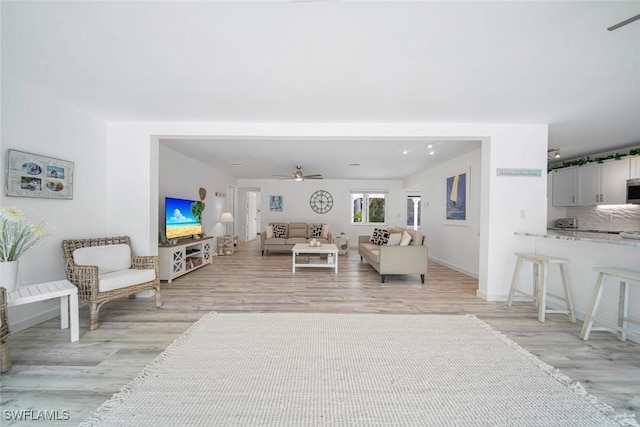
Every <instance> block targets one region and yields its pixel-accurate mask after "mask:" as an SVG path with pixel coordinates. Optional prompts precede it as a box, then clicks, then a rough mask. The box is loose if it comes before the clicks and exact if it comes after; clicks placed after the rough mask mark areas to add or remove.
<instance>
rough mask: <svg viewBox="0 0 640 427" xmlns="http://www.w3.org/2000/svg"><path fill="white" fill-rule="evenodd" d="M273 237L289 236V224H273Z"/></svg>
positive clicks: (283, 237) (284, 237)
mask: <svg viewBox="0 0 640 427" xmlns="http://www.w3.org/2000/svg"><path fill="white" fill-rule="evenodd" d="M273 237H275V238H278V239H286V238H287V226H286V225H284V224H276V225H274V226H273Z"/></svg>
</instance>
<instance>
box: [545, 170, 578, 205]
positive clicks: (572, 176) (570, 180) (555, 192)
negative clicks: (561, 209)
mask: <svg viewBox="0 0 640 427" xmlns="http://www.w3.org/2000/svg"><path fill="white" fill-rule="evenodd" d="M552 174H553V176H552V177H551V186H552V187H551V188H552V190H551V191H552V193H551V204H552V205H553V206H578V168H577V167H573V168H564V169H555V170H554V171H553V172H552Z"/></svg>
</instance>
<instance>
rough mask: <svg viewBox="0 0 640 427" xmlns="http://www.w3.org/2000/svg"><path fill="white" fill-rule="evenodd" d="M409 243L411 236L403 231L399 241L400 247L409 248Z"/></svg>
mask: <svg viewBox="0 0 640 427" xmlns="http://www.w3.org/2000/svg"><path fill="white" fill-rule="evenodd" d="M409 243H411V234H409V233H407V232H406V231H403V232H402V239H400V246H409Z"/></svg>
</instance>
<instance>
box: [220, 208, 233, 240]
mask: <svg viewBox="0 0 640 427" xmlns="http://www.w3.org/2000/svg"><path fill="white" fill-rule="evenodd" d="M220 222H222V223H224V226H225V233H227V234H226V235H227V236H230V234H229V226H228V225H227V224H228V223H230V222H233V215H231V212H223V213H222V215H221V216H220Z"/></svg>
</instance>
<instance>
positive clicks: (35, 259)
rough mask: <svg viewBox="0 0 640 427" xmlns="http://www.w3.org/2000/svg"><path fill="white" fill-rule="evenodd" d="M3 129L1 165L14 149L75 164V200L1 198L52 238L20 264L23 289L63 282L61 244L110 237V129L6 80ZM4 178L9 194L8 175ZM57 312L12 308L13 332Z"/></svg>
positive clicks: (43, 306)
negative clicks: (107, 161)
mask: <svg viewBox="0 0 640 427" xmlns="http://www.w3.org/2000/svg"><path fill="white" fill-rule="evenodd" d="M2 124H3V126H2V141H1V147H2V165H5V164H6V155H7V149H9V148H11V149H15V150H20V151H26V152H29V153H34V154H39V155H44V156H50V157H56V158H60V159H64V160H68V161H72V162H74V165H75V167H74V176H73V179H74V184H73V200H51V199H36V198H24V197H7V196H5V195H4V192H2V195H0V200H2V206H16V207H18V208H20V209H22V210H23V211H24V212H25V213H27V214H28V216H29V217H30V218H31V219H32V220H34V221H38V220H40V219H44V221H45V222H46V228H47V231H48V232H49V233H50V235H49V236H48V237H47V238H46V239H45V240H44V241H42V242H41V243H39V244H38V245H36V246H35V247H33V248H32V249H30V250H29V251H27V252H26V254H25V255H24V256H22V257H21V258H20V267H19V271H18V285H29V284H34V283H42V282H48V281H52V280H59V279H64V278H65V272H64V261H63V258H62V249H61V246H60V242H61V241H62V240H63V239H67V238H75V237H89V236H101V235H106V233H107V232H108V228H107V223H108V217H107V213H106V211H107V209H106V208H107V205H108V203H107V199H108V191H107V181H108V179H107V178H108V177H107V172H106V165H105V158H106V153H107V148H106V139H107V133H106V123H105V122H104V121H102V120H99V119H97V118H96V117H94V116H92V115H91V114H89V113H87V112H86V111H83V110H81V109H79V108H77V107H76V106H73V105H70V104H68V103H65V102H62V101H60V100H59V99H56V98H54V97H51V96H49V95H47V94H45V93H42V92H40V91H38V90H36V89H35V88H30V87H25V86H24V85H22V84H21V83H20V82H18V81H15V80H10V79H9V78H8V77H7V76H5V75H3V78H2ZM3 168H4V166H3ZM0 176H1V178H0V179H1V180H2V187H3V188H4V181H5V173H4V172H3V173H2V174H0ZM143 191H147V190H146V189H145V190H143ZM58 307H59V306H58V302H57V301H47V302H42V303H34V304H29V305H25V306H20V307H15V308H10V309H9V323H10V327H11V330H12V331H14V332H17V331H18V330H20V329H24V328H25V327H28V326H31V325H34V324H36V323H39V322H40V321H42V320H46V319H48V318H51V317H53V316H56V315H58V314H59V311H58Z"/></svg>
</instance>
